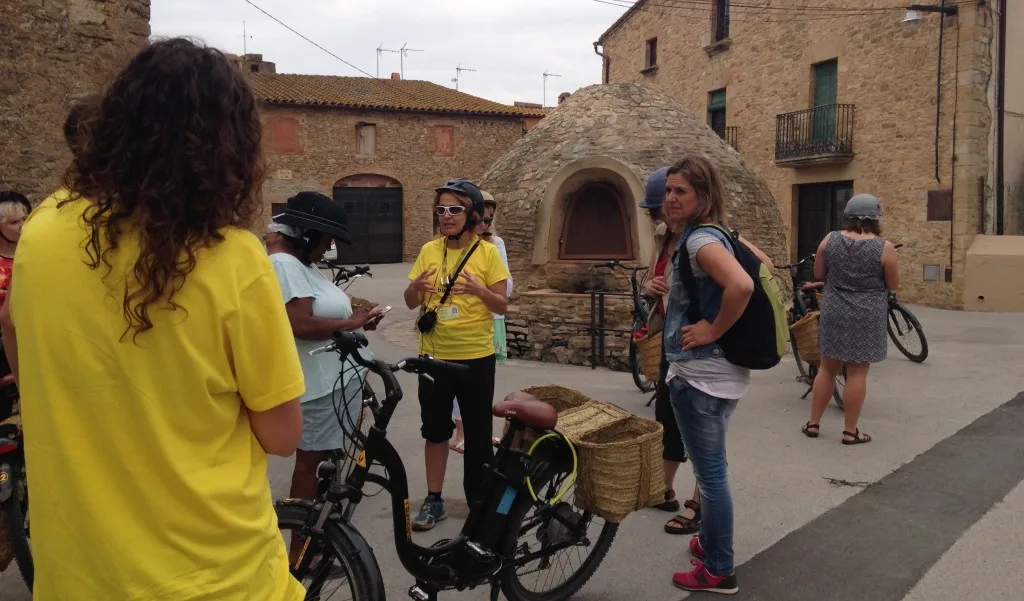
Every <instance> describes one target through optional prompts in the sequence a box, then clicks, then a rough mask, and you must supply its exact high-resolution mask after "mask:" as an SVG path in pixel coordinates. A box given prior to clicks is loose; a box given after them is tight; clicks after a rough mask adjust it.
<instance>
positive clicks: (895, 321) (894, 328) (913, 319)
mask: <svg viewBox="0 0 1024 601" xmlns="http://www.w3.org/2000/svg"><path fill="white" fill-rule="evenodd" d="M902 246H903V245H902V244H897V245H896V248H897V249H899V248H900V247H902ZM886 328H887V329H888V330H889V338H890V339H892V343H893V344H895V345H896V348H898V349H899V350H900V352H901V353H903V355H904V356H905V357H906V358H907V359H910V360H911V361H913V362H915V363H923V362H924V360H925V359H927V358H928V339H927V338H925V335H924V328H923V327H921V322H920V321H918V319H917V316H916V315H914V314H913V313H912V312H911V311H910V309H908V308H907V307H906V306H905V305H904V304H903V303H901V302H900V301H899V299H898V298H896V293H895V292H889V321H888V324H887V326H886Z"/></svg>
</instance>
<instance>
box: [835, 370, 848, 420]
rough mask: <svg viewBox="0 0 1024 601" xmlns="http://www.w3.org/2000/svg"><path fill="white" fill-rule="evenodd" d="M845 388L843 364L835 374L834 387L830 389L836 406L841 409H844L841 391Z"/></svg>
mask: <svg viewBox="0 0 1024 601" xmlns="http://www.w3.org/2000/svg"><path fill="white" fill-rule="evenodd" d="M845 390H846V366H845V365H843V367H842V369H840V370H839V373H837V374H836V387H835V390H833V391H832V398H833V399H834V400H835V402H836V407H839V409H841V410H842V411H846V407H845V406H843V392H844V391H845Z"/></svg>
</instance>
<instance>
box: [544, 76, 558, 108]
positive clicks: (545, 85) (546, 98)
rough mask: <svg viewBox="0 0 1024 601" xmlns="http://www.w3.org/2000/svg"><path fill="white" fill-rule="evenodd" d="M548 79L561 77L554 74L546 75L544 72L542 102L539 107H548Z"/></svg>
mask: <svg viewBox="0 0 1024 601" xmlns="http://www.w3.org/2000/svg"><path fill="white" fill-rule="evenodd" d="M549 77H561V75H558V74H556V73H548V72H547V70H545V71H544V102H542V103H541V104H540V105H541V106H547V105H548V78H549Z"/></svg>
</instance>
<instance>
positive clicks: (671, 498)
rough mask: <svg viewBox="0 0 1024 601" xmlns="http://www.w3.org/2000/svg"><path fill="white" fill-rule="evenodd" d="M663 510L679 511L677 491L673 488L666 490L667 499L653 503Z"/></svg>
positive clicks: (655, 506)
mask: <svg viewBox="0 0 1024 601" xmlns="http://www.w3.org/2000/svg"><path fill="white" fill-rule="evenodd" d="M651 507H653V508H655V509H660V510H661V511H679V500H678V499H676V491H674V490H672V489H671V488H670V489H668V490H666V491H665V501H664V502H662V503H658V504H657V505H651Z"/></svg>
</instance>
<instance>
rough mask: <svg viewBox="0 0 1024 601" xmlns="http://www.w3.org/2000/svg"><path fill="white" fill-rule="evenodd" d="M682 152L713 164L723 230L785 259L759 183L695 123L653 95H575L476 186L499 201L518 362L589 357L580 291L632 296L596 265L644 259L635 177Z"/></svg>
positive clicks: (616, 89) (640, 181)
mask: <svg viewBox="0 0 1024 601" xmlns="http://www.w3.org/2000/svg"><path fill="white" fill-rule="evenodd" d="M687 154H700V155H703V156H705V157H706V158H708V159H710V160H711V162H712V163H713V164H714V165H715V166H716V167H717V168H718V171H719V174H720V176H721V178H722V183H723V186H724V187H725V193H726V207H727V212H728V221H729V225H730V226H731V227H732V228H733V229H736V230H738V231H739V232H740V233H741V234H743V236H744V237H745V238H747V239H749V240H751V241H752V242H753V243H754V244H756V245H757V246H758V247H760V248H761V249H762V250H764V251H765V252H766V253H768V255H769V256H771V257H772V258H774V259H775V260H776V261H779V262H782V261H784V260H786V258H787V257H786V248H787V246H786V232H785V228H784V226H783V222H782V218H781V214H780V212H779V208H778V205H777V204H776V202H775V200H774V198H773V197H772V194H771V192H770V191H769V189H768V187H767V185H765V183H764V182H763V181H762V180H761V178H760V177H759V176H758V175H757V174H756V173H754V171H753V170H752V169H751V168H750V167H749V166H748V165H747V163H746V162H745V161H744V159H743V157H742V156H741V155H740V154H739V153H738V152H736V150H734V149H733V148H731V147H730V146H729V145H728V144H727V143H726V142H725V140H723V139H722V138H720V137H719V136H718V135H717V134H715V133H714V132H713V131H712V130H711V129H710V128H709V127H708V126H707V125H706V124H705V121H704V119H702V118H699V117H697V116H695V115H694V114H693V113H691V112H690V111H689V110H688V109H686V108H684V107H683V106H682V105H680V104H678V103H676V102H675V101H674V100H673V99H672V98H671V97H669V96H667V95H665V94H664V93H662V92H660V91H658V90H656V89H653V88H648V87H642V86H637V85H634V84H611V85H595V86H590V87H587V88H583V89H581V90H578V91H576V92H575V93H573V94H572V95H571V96H569V97H568V98H566V99H565V100H564V101H563V102H562V103H561V104H560V105H559V106H558V108H556V109H554V110H553V111H552V112H551V114H550V115H548V116H547V117H545V118H544V119H543V120H542V121H541V122H540V123H539V124H538V125H537V126H536V127H534V128H533V130H531V131H530V132H529V133H528V134H526V135H525V136H524V137H523V138H521V139H520V140H519V141H518V142H516V144H515V145H514V146H513V147H512V148H511V149H510V150H509V151H508V152H507V153H506V154H505V155H504V156H503V157H501V158H500V159H499V160H498V161H497V162H496V163H495V164H494V165H493V166H492V167H491V168H490V169H489V170H488V172H487V173H486V174H485V175H484V177H483V179H482V181H481V187H482V188H483V189H485V190H487V191H489V192H490V193H491V194H493V195H494V197H495V198H496V199H497V200H498V203H499V212H498V215H497V226H498V231H499V233H500V235H501V236H502V238H504V240H505V243H506V247H507V250H508V257H509V263H510V266H511V268H512V273H513V276H514V277H515V297H514V299H513V303H512V304H513V305H515V306H517V307H518V309H519V315H520V316H521V318H515V317H514V318H513V319H512V320H511V321H510V324H509V325H510V326H512V327H513V329H516V328H515V326H516V325H517V322H519V323H518V329H516V335H515V338H516V340H515V341H514V342H515V344H516V345H517V346H518V349H519V350H520V351H521V354H522V355H525V356H527V357H529V358H532V359H550V360H555V361H559V362H563V363H565V362H568V363H586V362H588V361H589V359H590V357H589V354H590V353H589V351H590V348H591V341H590V338H589V335H588V332H587V330H586V329H585V328H584V329H581V327H580V324H584V323H589V322H590V305H591V303H590V296H589V295H588V294H585V293H586V292H587V291H588V290H591V289H613V290H619V291H628V290H629V285H628V281H627V280H626V278H625V277H624V276H623V275H622V272H619V273H618V275H617V276H616V275H615V274H612V273H610V270H607V269H604V270H602V269H598V268H595V265H597V264H598V263H602V262H606V261H608V260H610V259H619V260H621V261H622V262H624V263H629V262H635V263H639V264H644V265H646V264H647V261H648V260H649V258H650V256H651V253H652V252H653V240H652V234H653V232H654V224H653V223H651V221H650V219H649V218H648V217H647V215H646V213H645V212H644V211H643V210H642V209H639V208H638V207H637V204H638V203H639V202H640V201H641V200H642V199H643V196H644V180H645V179H646V178H647V176H648V175H649V174H650V173H651V172H652V171H654V170H655V169H658V168H659V167H663V166H665V165H670V164H672V163H674V162H675V161H676V160H678V159H680V158H682V157H683V156H685V155H687ZM786 286H788V279H787V280H786ZM786 286H784V287H783V288H784V289H785V288H786ZM624 300H628V299H622V298H621V297H620V298H615V297H609V298H608V307H607V309H606V311H607V317H606V321H607V322H609V323H608V324H607V325H609V327H614V326H615V325H616V324H618V325H619V326H623V325H624V326H625V327H627V328H628V319H629V309H628V307H629V305H628V302H622V301H624ZM526 322H529V324H527V323H526ZM623 322H624V323H623ZM559 324H562V325H559ZM524 329H525V330H526V333H525V334H524V332H523V330H524ZM556 331H559V332H560V334H555V332H556ZM612 338H614V337H612ZM619 338H622V337H621V336H620V337H619ZM619 342H622V341H621V340H620V341H619ZM606 346H607V348H608V349H609V350H611V351H614V350H615V347H616V346H620V345H619V344H618V343H616V342H614V341H613V340H609V343H608V344H607V345H606ZM559 349H562V350H559Z"/></svg>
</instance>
